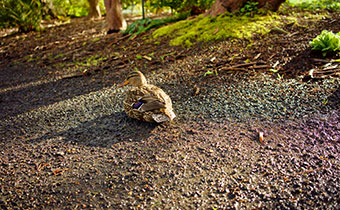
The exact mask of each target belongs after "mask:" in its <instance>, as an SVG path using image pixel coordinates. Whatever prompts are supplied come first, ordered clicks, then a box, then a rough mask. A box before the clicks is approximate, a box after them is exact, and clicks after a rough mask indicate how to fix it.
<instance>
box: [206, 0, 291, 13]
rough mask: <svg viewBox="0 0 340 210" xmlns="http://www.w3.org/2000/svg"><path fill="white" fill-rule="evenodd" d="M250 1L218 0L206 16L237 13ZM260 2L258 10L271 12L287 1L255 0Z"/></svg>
mask: <svg viewBox="0 0 340 210" xmlns="http://www.w3.org/2000/svg"><path fill="white" fill-rule="evenodd" d="M247 1H249V0H216V1H215V3H214V4H213V6H212V7H211V8H210V9H209V10H208V11H207V12H206V13H205V15H211V16H217V15H220V14H223V13H225V12H227V11H228V12H232V13H234V12H237V11H238V10H240V9H241V8H242V7H243V6H244V5H245V3H246V2H247ZM254 1H256V2H258V3H259V4H258V5H257V7H258V8H265V9H268V10H271V11H277V10H278V9H279V7H280V6H281V4H282V3H283V2H284V1H285V0H254Z"/></svg>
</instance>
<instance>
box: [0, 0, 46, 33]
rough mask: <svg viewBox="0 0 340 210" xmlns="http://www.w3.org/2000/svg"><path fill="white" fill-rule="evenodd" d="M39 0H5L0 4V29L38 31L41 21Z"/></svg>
mask: <svg viewBox="0 0 340 210" xmlns="http://www.w3.org/2000/svg"><path fill="white" fill-rule="evenodd" d="M41 8H42V7H41V3H40V1H39V0H17V1H15V0H7V1H1V2H0V27H4V28H7V27H18V28H19V31H20V32H28V31H34V30H35V31H38V30H40V21H41V19H42V13H41Z"/></svg>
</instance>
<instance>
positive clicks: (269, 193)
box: [0, 12, 340, 209]
mask: <svg viewBox="0 0 340 210" xmlns="http://www.w3.org/2000/svg"><path fill="white" fill-rule="evenodd" d="M282 29H283V30H285V31H286V32H288V33H282V31H281V32H280V31H275V30H273V31H272V32H271V33H269V34H267V35H263V36H256V37H254V38H253V39H252V40H222V41H218V42H211V43H197V44H196V45H194V46H192V47H190V48H182V47H180V46H179V47H174V46H169V45H168V41H169V40H168V39H167V38H163V39H162V40H160V44H155V43H154V42H153V41H149V39H148V36H149V35H150V33H151V32H149V33H147V34H144V35H142V36H140V37H136V38H134V39H128V37H126V36H123V35H122V34H110V35H106V34H105V21H104V20H96V21H86V20H83V19H74V20H72V21H71V23H69V24H64V25H60V26H54V27H50V28H47V29H46V30H44V31H42V32H40V33H38V32H31V33H29V34H14V35H9V36H5V37H2V38H0V42H1V45H0V57H1V63H0V139H1V142H0V146H1V149H0V153H1V158H0V166H1V167H0V185H1V188H0V190H1V199H0V206H1V208H3V209H37V208H39V209H40V208H47V209H55V208H60V209H86V208H93V209H94V208H96V209H97V208H98V209H100V208H103V209H106V208H111V209H138V208H144V209H151V208H156V209H172V208H173V209H260V208H264V209H311V208H312V209H339V208H340V193H339V192H340V176H339V174H340V156H339V154H340V123H339V122H340V115H339V109H340V105H339V104H340V87H339V84H340V79H339V78H338V76H339V75H337V74H333V75H331V74H330V73H319V74H318V75H316V76H314V77H313V78H311V77H309V76H308V75H309V72H310V70H311V69H315V71H317V70H322V69H323V68H324V65H325V64H327V63H332V59H334V58H337V55H336V54H334V55H329V56H328V57H323V56H322V55H320V54H318V53H316V52H313V51H311V49H310V47H309V41H311V40H312V39H313V38H314V37H315V36H317V35H318V34H320V32H321V31H322V30H324V29H327V30H330V31H334V32H338V31H339V29H340V15H339V13H336V12H333V13H329V17H327V18H324V19H322V20H320V21H315V20H311V19H308V18H306V19H303V18H302V19H301V20H300V22H299V24H293V25H286V26H284V27H283V28H282ZM143 56H144V57H143ZM332 65H335V64H334V63H333V64H332ZM273 66H275V69H276V70H279V71H278V72H277V73H274V72H272V71H270V69H272V68H273ZM134 69H139V70H141V71H142V72H144V73H145V75H146V76H147V78H148V79H149V81H150V82H152V83H154V84H156V85H158V86H160V87H162V88H163V89H164V90H165V92H167V93H169V95H170V96H171V98H172V100H173V102H174V109H175V111H176V114H177V118H176V120H175V121H174V122H172V123H170V124H163V125H156V124H147V123H142V122H139V121H136V120H133V119H130V118H128V117H127V115H125V113H124V112H123V109H122V101H121V100H122V99H123V96H124V94H123V92H124V89H116V88H115V85H116V84H118V83H120V82H122V81H123V79H124V77H125V76H126V74H127V72H129V71H131V70H134ZM215 70H216V71H217V72H218V75H215V74H209V75H206V76H204V74H205V73H206V72H207V71H212V72H214V71H215ZM333 73H334V71H333ZM278 74H279V75H278ZM282 76H283V78H281V77H282ZM260 133H263V134H264V138H263V140H262V139H259V134H260Z"/></svg>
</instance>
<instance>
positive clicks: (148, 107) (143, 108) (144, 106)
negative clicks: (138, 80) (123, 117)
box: [132, 95, 166, 112]
mask: <svg viewBox="0 0 340 210" xmlns="http://www.w3.org/2000/svg"><path fill="white" fill-rule="evenodd" d="M132 107H133V108H134V109H137V110H139V111H140V112H147V111H153V110H159V109H164V108H166V106H165V103H164V102H162V101H160V100H159V99H157V98H155V97H152V96H150V95H145V96H143V97H141V98H139V99H138V101H137V103H135V104H133V105H132Z"/></svg>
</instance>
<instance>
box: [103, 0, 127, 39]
mask: <svg viewBox="0 0 340 210" xmlns="http://www.w3.org/2000/svg"><path fill="white" fill-rule="evenodd" d="M104 4H105V9H106V20H107V27H108V33H111V32H118V31H119V30H124V29H125V28H126V21H125V19H124V17H123V12H122V6H121V4H120V0H104Z"/></svg>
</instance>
